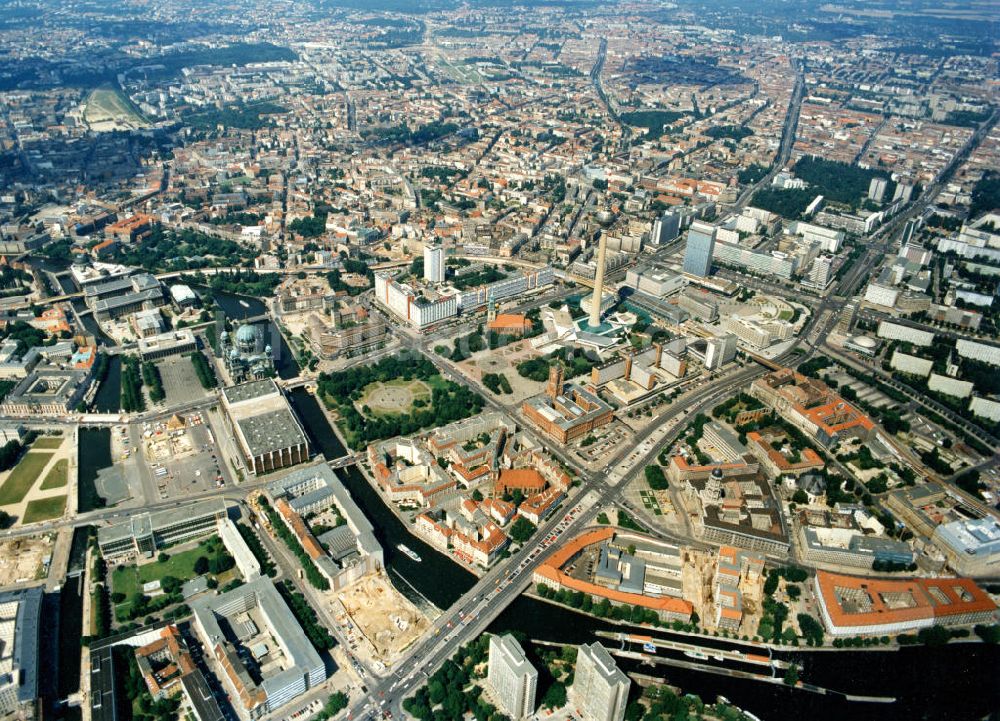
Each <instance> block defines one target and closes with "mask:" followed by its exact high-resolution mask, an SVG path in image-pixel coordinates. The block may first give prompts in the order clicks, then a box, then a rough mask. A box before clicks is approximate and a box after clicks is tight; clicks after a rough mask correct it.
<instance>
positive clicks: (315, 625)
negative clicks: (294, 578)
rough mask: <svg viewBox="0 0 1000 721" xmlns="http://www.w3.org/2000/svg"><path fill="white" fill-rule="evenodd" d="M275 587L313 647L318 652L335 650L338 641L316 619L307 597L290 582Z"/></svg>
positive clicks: (282, 582) (283, 582)
mask: <svg viewBox="0 0 1000 721" xmlns="http://www.w3.org/2000/svg"><path fill="white" fill-rule="evenodd" d="M275 585H276V586H277V588H278V591H279V592H281V596H282V597H283V598H284V599H285V602H286V603H288V607H289V608H290V609H292V613H293V614H294V615H295V620H296V621H298V622H299V626H301V627H302V631H303V632H304V633H305V634H306V637H307V638H308V639H309V642H310V643H311V644H312V645H313V647H314V648H315V649H316V650H317V651H326V650H328V649H331V648H333V647H334V644H336V640H334V638H333V636H331V635H330V632H329V631H328V630H327V628H326V626H324V625H323V624H321V623H320V622H319V619H318V618H317V617H316V611H315V610H313V607H312V606H310V605H309V602H308V601H306V597H305V596H303V595H302V594H301V593H299V592H298V591H296V590H295V589H294V588H292V585H291V584H290V583H288V581H281V582H280V583H278V584H275Z"/></svg>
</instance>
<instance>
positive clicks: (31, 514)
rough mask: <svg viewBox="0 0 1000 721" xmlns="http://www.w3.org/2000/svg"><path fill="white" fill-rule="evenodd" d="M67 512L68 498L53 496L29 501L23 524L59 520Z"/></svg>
mask: <svg viewBox="0 0 1000 721" xmlns="http://www.w3.org/2000/svg"><path fill="white" fill-rule="evenodd" d="M65 510H66V496H53V497H52V498H42V499H39V500H37V501H29V502H28V507H27V508H26V509H25V510H24V518H23V519H22V521H21V523H38V522H39V521H47V520H49V519H50V518H59V517H60V516H62V514H63V512H64V511H65Z"/></svg>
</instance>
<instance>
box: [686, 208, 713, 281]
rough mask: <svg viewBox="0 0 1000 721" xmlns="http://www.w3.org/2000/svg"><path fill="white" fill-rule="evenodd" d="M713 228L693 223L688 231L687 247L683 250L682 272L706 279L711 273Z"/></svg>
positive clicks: (696, 222)
mask: <svg viewBox="0 0 1000 721" xmlns="http://www.w3.org/2000/svg"><path fill="white" fill-rule="evenodd" d="M715 234H716V228H715V226H712V225H708V224H707V223H702V222H699V221H695V222H694V223H691V228H690V229H689V230H688V236H687V247H686V248H685V249H684V272H685V273H690V274H691V275H697V276H699V277H700V278H707V277H708V274H709V273H710V272H711V271H712V253H713V252H714V251H715Z"/></svg>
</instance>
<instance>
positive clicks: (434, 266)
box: [424, 245, 444, 283]
mask: <svg viewBox="0 0 1000 721" xmlns="http://www.w3.org/2000/svg"><path fill="white" fill-rule="evenodd" d="M424 280H428V281H430V282H431V283H444V248H442V247H441V246H439V245H434V246H431V245H425V246H424Z"/></svg>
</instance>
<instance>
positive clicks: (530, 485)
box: [493, 468, 546, 496]
mask: <svg viewBox="0 0 1000 721" xmlns="http://www.w3.org/2000/svg"><path fill="white" fill-rule="evenodd" d="M545 483H546V481H545V477H544V476H542V474H541V473H539V472H538V471H536V470H535V469H534V468H509V469H504V470H502V471H500V475H499V476H498V477H497V480H496V482H495V483H494V484H493V493H494V495H497V496H502V495H504V494H505V493H513V492H514V491H521V493H522V494H524V495H525V496H533V495H535V494H537V493H541V492H542V491H544V490H545Z"/></svg>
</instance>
